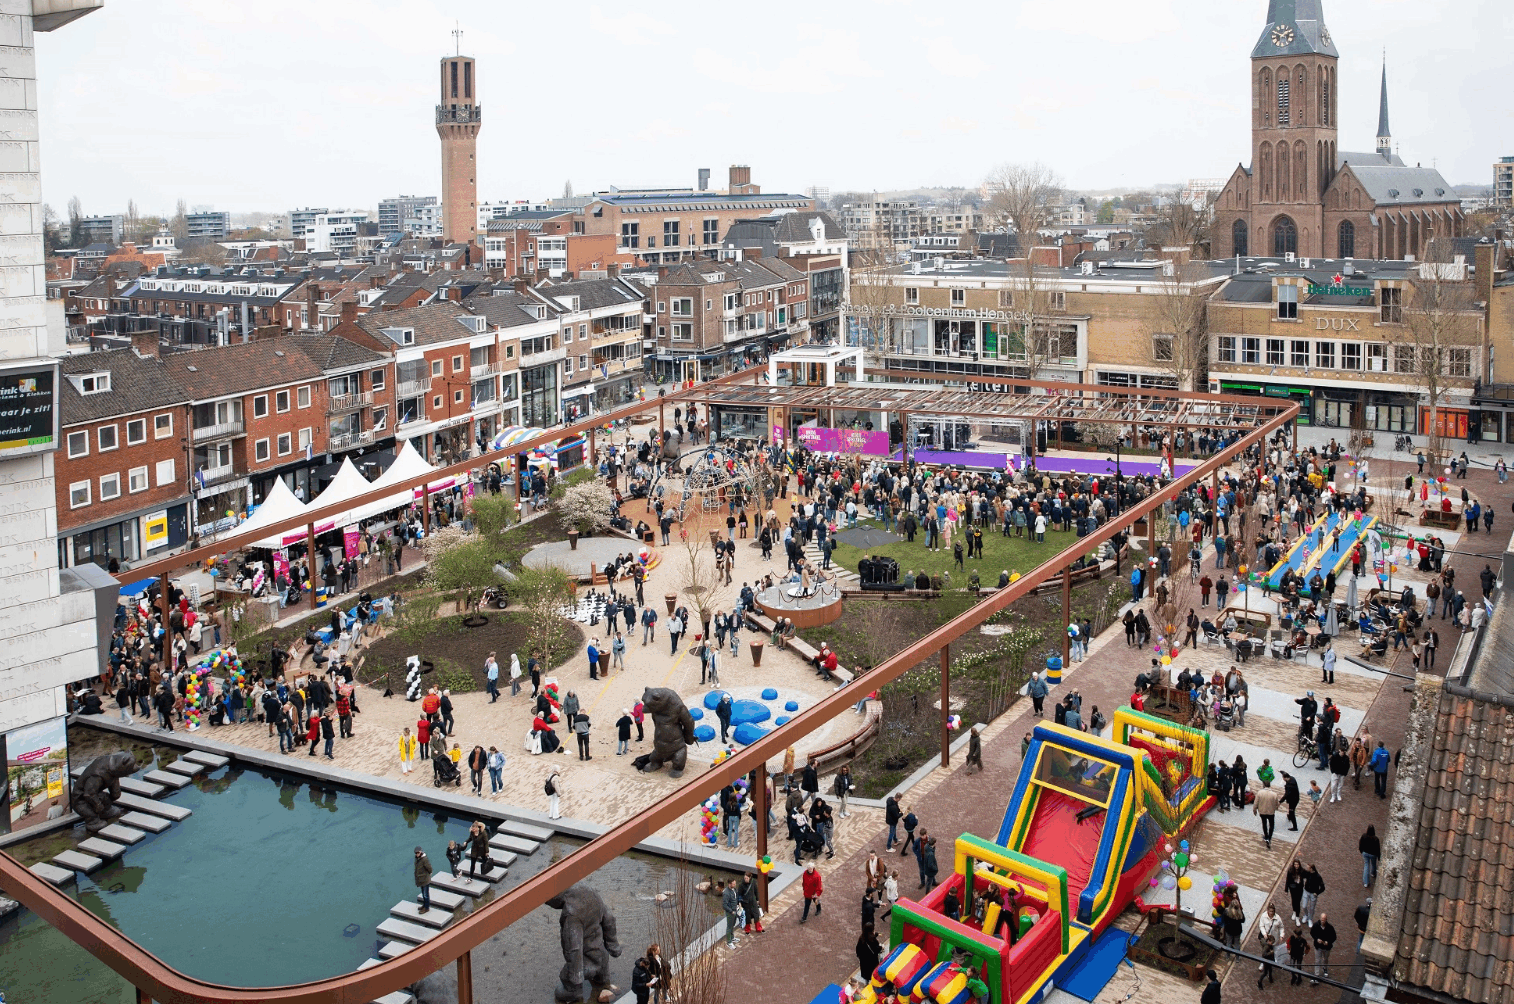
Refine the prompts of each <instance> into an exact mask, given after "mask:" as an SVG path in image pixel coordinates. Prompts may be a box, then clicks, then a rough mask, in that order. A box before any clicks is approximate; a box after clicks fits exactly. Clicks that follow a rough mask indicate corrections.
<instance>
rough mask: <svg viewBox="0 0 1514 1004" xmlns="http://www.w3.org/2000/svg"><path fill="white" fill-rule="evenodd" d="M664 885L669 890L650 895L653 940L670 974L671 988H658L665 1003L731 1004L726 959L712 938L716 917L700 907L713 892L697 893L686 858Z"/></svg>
mask: <svg viewBox="0 0 1514 1004" xmlns="http://www.w3.org/2000/svg"><path fill="white" fill-rule="evenodd" d="M668 884H669V885H670V886H672V888H670V889H659V890H658V891H657V893H656V895H655V896H654V898H655V899H656V901H657V909H656V911H655V912H654V913H653V915H652V924H651V927H652V930H651V935H652V940H653V942H655V943H656V944H657V946H658V948H659V950H660V955H661V957H662V958H663V959H664V960H666V961H667V963H668V966H669V967H670V968H671V969H672V971H673V978H672V981H671V985H670V986H668V987H664V988H663V989H664V990H665V991H666V992H667V994H666V995H667V999H669V1000H677V1001H678V1004H725V1002H726V1001H727V1000H729V999H730V998H729V996H728V994H727V990H728V988H727V986H726V978H725V957H724V956H723V955H722V954H721V952H720V950H719V949H718V948H716V947H715V938H714V937H712V936H711V932H712V929H713V928H714V921H715V916H716V915H715V914H714V913H713V911H711V910H710V909H709V908H708V907H707V906H706V905H705V896H707V895H711V894H712V892H706V891H703V890H701V889H700V888H699V887H700V885H701V884H703V883H702V882H701V880H700V878H699V876H698V875H697V874H696V873H695V872H694V871H693V870H692V867H691V866H690V864H689V861H688V858H687V857H684V858H683V859H682V860H681V861H680V862H679V864H678V865H676V866H675V867H674V868H673V870H672V872H671V874H670V881H669V883H668ZM707 941H708V944H707V943H706V942H707ZM653 975H656V974H653ZM659 978H660V977H659Z"/></svg>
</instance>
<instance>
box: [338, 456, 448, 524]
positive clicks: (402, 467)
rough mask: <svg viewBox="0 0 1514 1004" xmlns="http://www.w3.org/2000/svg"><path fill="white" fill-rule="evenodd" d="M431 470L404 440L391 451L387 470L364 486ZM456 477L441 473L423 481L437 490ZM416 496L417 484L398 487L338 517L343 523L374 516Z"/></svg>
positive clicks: (396, 482)
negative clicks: (432, 479)
mask: <svg viewBox="0 0 1514 1004" xmlns="http://www.w3.org/2000/svg"><path fill="white" fill-rule="evenodd" d="M434 470H436V468H435V467H432V466H431V465H430V464H428V463H426V461H425V458H423V457H422V456H421V455H420V454H419V453H417V452H416V451H415V447H413V446H411V445H410V442H409V441H408V440H407V441H406V442H405V445H404V446H401V447H400V449H399V452H398V453H396V454H395V456H394V463H392V464H390V465H389V469H388V470H386V471H385V472H384V473H383V474H381V475H379V476H378V477H377V478H376V479H374V481H373V483H372V484H370V485H368V486H367V489H366V490H368V491H373V490H374V489H375V488H389V487H392V486H395V485H402V484H404V483H405V482H406V481H413V480H414V479H416V478H420V477H425V476H426V475H427V474H429V473H431V472H432V471H434ZM456 480H457V479H456V478H452V477H444V478H439V479H437V480H435V481H428V482H427V484H428V486H429V487H430V489H431V491H433V492H437V491H441V490H443V489H446V488H451V487H452V484H453V482H455V481H456ZM420 497H421V491H420V489H419V488H414V489H406V488H401V489H400V490H399V491H397V492H395V493H394V494H393V495H387V496H385V497H384V498H381V499H379V500H378V501H376V502H369V503H368V504H367V505H363V506H358V507H357V508H356V509H353V510H352V511H351V512H348V513H346V514H345V515H344V516H343V518H342V523H343V525H347V524H351V523H356V522H358V521H360V520H365V519H370V518H372V517H374V516H377V515H378V514H379V513H383V512H389V511H390V510H391V509H400V508H403V507H404V506H407V505H409V504H410V503H411V502H414V501H416V500H417V499H419V498H420Z"/></svg>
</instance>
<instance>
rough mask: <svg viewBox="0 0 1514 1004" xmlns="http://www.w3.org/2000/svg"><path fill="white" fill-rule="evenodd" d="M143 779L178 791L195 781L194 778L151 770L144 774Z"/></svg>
mask: <svg viewBox="0 0 1514 1004" xmlns="http://www.w3.org/2000/svg"><path fill="white" fill-rule="evenodd" d="M142 778H143V779H144V780H147V781H151V782H152V783H153V784H161V785H162V786H163V787H165V788H173V789H176V790H177V789H179V788H182V787H184V786H185V785H186V784H189V783H190V782H191V781H193V780H194V778H192V777H186V776H184V775H183V774H179V773H173V774H170V773H169V772H168V771H166V770H150V771H148V772H147V773H146V774H143V775H142Z"/></svg>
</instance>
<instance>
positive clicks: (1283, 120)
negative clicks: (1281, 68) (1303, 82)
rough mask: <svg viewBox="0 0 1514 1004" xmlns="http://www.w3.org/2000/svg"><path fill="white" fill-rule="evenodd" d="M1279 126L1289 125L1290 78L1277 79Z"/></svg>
mask: <svg viewBox="0 0 1514 1004" xmlns="http://www.w3.org/2000/svg"><path fill="white" fill-rule="evenodd" d="M1277 124H1278V125H1280V126H1285V125H1287V124H1288V78H1287V77H1285V76H1279V77H1278V78H1277Z"/></svg>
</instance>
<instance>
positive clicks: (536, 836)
mask: <svg viewBox="0 0 1514 1004" xmlns="http://www.w3.org/2000/svg"><path fill="white" fill-rule="evenodd" d="M499 832H500V833H508V834H510V835H511V836H514V837H525V838H526V839H527V840H535V841H536V842H537V843H542V842H545V841H546V840H548V839H550V838H551V836H552V834H554V833H555V832H557V831H555V830H553V829H552V828H551V827H547V826H537V825H536V824H535V823H522V822H519V821H518V820H514V819H506V820H505V821H504V822H502V823H500V824H499Z"/></svg>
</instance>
